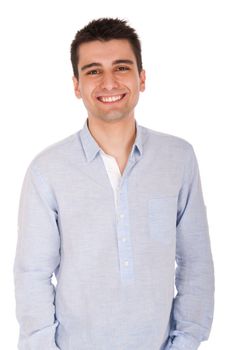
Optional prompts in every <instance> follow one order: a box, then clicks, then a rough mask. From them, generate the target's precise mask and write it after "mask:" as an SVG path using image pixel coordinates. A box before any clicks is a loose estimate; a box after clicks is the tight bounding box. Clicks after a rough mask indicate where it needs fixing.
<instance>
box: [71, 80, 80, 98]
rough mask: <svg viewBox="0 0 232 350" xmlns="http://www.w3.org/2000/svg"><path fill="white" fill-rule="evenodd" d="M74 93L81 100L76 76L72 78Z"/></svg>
mask: <svg viewBox="0 0 232 350" xmlns="http://www.w3.org/2000/svg"><path fill="white" fill-rule="evenodd" d="M72 81H73V86H74V92H75V95H76V97H77V98H81V92H80V85H79V82H78V80H77V78H76V77H75V76H73V77H72Z"/></svg>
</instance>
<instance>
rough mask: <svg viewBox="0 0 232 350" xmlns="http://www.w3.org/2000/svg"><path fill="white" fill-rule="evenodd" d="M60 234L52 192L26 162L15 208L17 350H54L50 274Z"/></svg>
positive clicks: (52, 294) (52, 299)
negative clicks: (16, 235)
mask: <svg viewBox="0 0 232 350" xmlns="http://www.w3.org/2000/svg"><path fill="white" fill-rule="evenodd" d="M59 249H60V237H59V231H58V226H57V211H56V204H55V200H54V196H53V195H52V191H51V190H50V188H49V186H48V184H47V183H46V181H45V180H44V178H42V177H41V175H40V174H39V172H38V170H36V168H35V167H34V166H32V165H30V166H29V168H28V170H27V172H26V175H25V178H24V182H23V186H22V190H21V197H20V203H19V212H18V241H17V247H16V255H15V261H14V283H15V298H16V317H17V320H18V322H19V325H20V335H19V340H18V349H19V350H57V349H59V348H58V346H57V345H56V342H55V331H56V327H57V325H58V321H57V320H56V318H55V305H54V296H55V288H54V285H53V284H52V282H51V277H52V274H53V272H54V271H55V269H56V268H57V266H58V265H59V262H60V253H59Z"/></svg>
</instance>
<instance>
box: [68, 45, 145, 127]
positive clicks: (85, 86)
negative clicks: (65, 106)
mask: <svg viewBox="0 0 232 350" xmlns="http://www.w3.org/2000/svg"><path fill="white" fill-rule="evenodd" d="M78 72H79V79H78V80H77V78H76V77H73V83H74V89H75V94H76V96H77V97H78V98H82V99H83V103H84V105H85V107H86V109H87V111H88V116H90V117H91V116H93V117H95V118H100V119H102V120H105V121H110V120H118V119H122V118H126V117H129V116H133V115H134V108H135V106H136V104H137V102H138V99H139V93H140V91H144V89H145V71H144V70H142V72H141V73H140V74H139V72H138V68H137V63H136V58H135V55H134V53H133V50H132V48H131V46H130V43H129V42H128V40H125V39H122V40H121V39H120V40H119V39H117V40H116V39H113V40H110V41H107V42H101V41H98V40H96V41H92V42H89V43H83V44H81V45H80V47H79V63H78Z"/></svg>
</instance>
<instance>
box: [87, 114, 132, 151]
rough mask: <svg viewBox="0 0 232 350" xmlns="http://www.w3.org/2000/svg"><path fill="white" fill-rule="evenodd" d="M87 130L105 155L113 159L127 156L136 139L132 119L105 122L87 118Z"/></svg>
mask: <svg viewBox="0 0 232 350" xmlns="http://www.w3.org/2000/svg"><path fill="white" fill-rule="evenodd" d="M87 122H88V128H89V131H90V133H91V135H92V136H93V138H94V139H95V141H96V142H97V143H98V145H99V146H100V147H101V148H102V149H103V151H104V152H105V153H107V154H110V155H111V156H113V157H120V156H124V155H129V153H130V151H131V148H132V146H133V143H134V141H135V137H136V126H135V119H134V117H130V118H125V119H120V120H117V121H114V122H113V123H112V122H106V121H104V120H101V119H97V118H95V117H88V120H87Z"/></svg>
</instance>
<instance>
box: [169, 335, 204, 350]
mask: <svg viewBox="0 0 232 350" xmlns="http://www.w3.org/2000/svg"><path fill="white" fill-rule="evenodd" d="M199 346H200V342H199V341H198V340H197V339H196V338H194V337H192V336H190V335H186V334H181V335H178V336H176V337H175V338H174V339H173V341H172V344H170V343H169V346H168V348H167V350H169V349H170V350H186V349H187V350H197V349H198V348H199Z"/></svg>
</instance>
